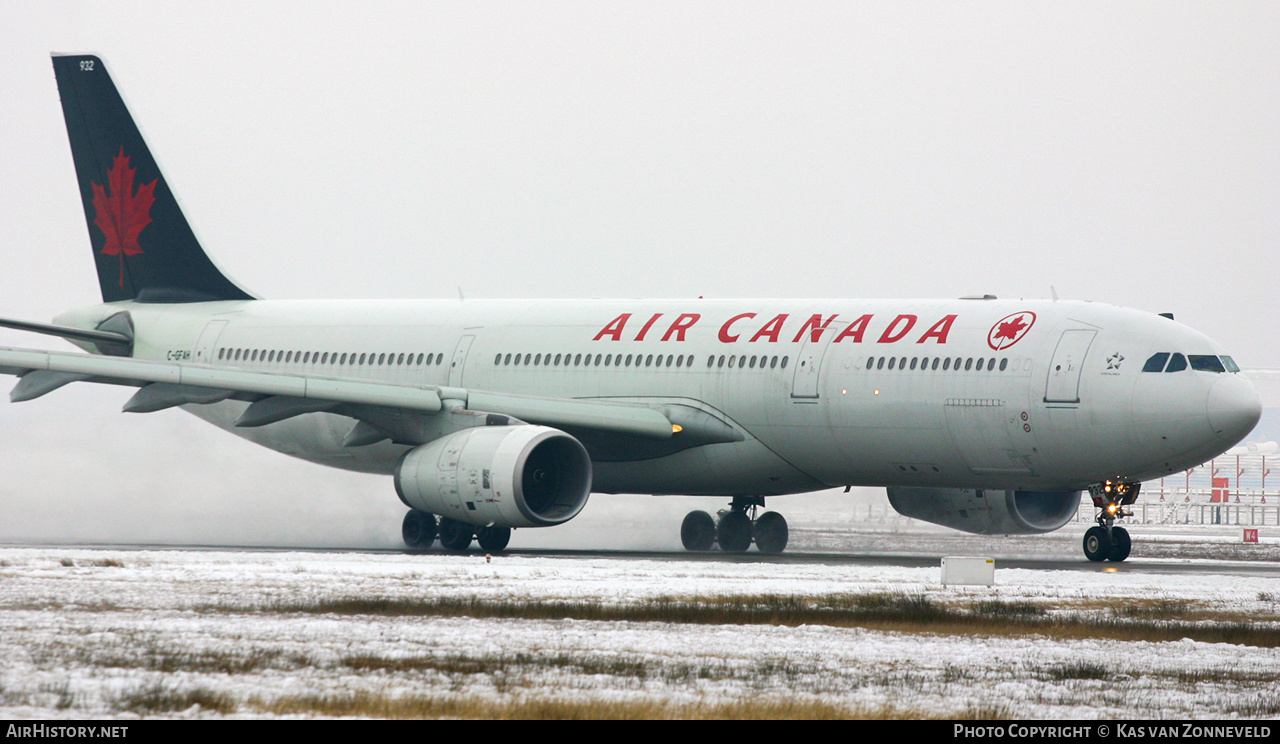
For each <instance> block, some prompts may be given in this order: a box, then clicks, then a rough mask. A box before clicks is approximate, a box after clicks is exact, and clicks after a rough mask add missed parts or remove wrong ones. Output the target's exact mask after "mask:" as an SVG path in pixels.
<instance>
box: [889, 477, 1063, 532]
mask: <svg viewBox="0 0 1280 744" xmlns="http://www.w3.org/2000/svg"><path fill="white" fill-rule="evenodd" d="M886 490H888V492H889V503H890V504H892V505H893V508H894V509H896V510H897V511H898V513H899V514H901V515H902V516H904V517H911V518H913V519H922V520H924V521H926V522H932V523H934V524H940V525H942V526H943V527H951V528H952V529H957V530H963V531H965V532H972V533H974V534H978V535H1027V534H1033V533H1039V532H1053V531H1054V530H1056V529H1058V528H1059V527H1062V526H1063V525H1065V524H1066V523H1067V522H1069V521H1071V518H1072V517H1074V516H1075V513H1076V510H1077V509H1078V508H1080V493H1081V492H1080V491H1005V490H999V491H996V490H984V489H973V488H889V489H886Z"/></svg>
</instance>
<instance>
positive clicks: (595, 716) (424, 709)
mask: <svg viewBox="0 0 1280 744" xmlns="http://www.w3.org/2000/svg"><path fill="white" fill-rule="evenodd" d="M250 705H251V706H252V707H255V708H257V709H258V710H260V711H262V712H265V713H271V714H274V715H294V716H296V715H303V716H325V717H358V718H427V719H435V718H462V719H484V720H494V719H509V720H674V719H680V720H851V719H899V720H900V719H922V718H923V719H929V718H944V717H946V718H950V717H954V716H940V715H938V714H936V713H931V712H928V711H922V710H916V709H901V708H896V707H894V706H892V705H886V706H881V707H875V708H873V707H859V706H845V705H838V704H835V703H827V702H821V701H814V700H796V699H786V698H752V699H750V700H744V701H734V702H727V703H675V702H669V701H661V700H653V699H640V700H612V699H610V700H605V699H600V698H592V697H583V698H574V699H562V698H557V697H508V698H496V699H495V698H483V697H474V696H468V697H454V696H433V695H401V696H392V695H385V694H380V693H365V692H360V693H344V694H330V695H287V696H281V697H277V698H273V699H270V700H253V701H251V702H250ZM960 717H962V718H1009V717H1011V716H1010V713H1009V712H1008V711H1007V710H1003V709H991V708H973V709H969V710H966V711H965V712H963V713H961V714H960Z"/></svg>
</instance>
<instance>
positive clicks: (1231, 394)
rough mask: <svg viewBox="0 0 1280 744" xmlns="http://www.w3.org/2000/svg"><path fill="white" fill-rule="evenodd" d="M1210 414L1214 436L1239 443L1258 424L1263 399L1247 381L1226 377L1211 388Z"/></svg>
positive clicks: (1239, 377) (1235, 377) (1241, 378)
mask: <svg viewBox="0 0 1280 744" xmlns="http://www.w3.org/2000/svg"><path fill="white" fill-rule="evenodd" d="M1208 413H1209V426H1211V427H1213V433H1214V434H1216V435H1218V436H1219V437H1222V438H1223V439H1226V440H1230V441H1231V444H1235V443H1236V442H1239V441H1240V440H1241V439H1244V438H1245V437H1246V436H1247V435H1248V434H1249V432H1251V431H1253V427H1255V426H1257V425H1258V419H1259V418H1261V417H1262V398H1260V397H1258V391H1257V390H1255V389H1254V388H1253V383H1251V382H1249V381H1248V380H1247V379H1245V378H1243V377H1241V376H1240V375H1231V374H1228V375H1223V376H1222V378H1221V379H1219V380H1217V381H1216V382H1214V383H1213V387H1211V388H1209V402H1208Z"/></svg>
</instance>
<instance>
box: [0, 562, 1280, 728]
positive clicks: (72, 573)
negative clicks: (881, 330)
mask: <svg viewBox="0 0 1280 744" xmlns="http://www.w3.org/2000/svg"><path fill="white" fill-rule="evenodd" d="M1151 560H1154V561H1157V562H1158V561H1160V560H1166V559H1151ZM997 565H998V564H997ZM764 594H779V595H788V596H790V595H796V596H805V597H810V596H823V595H831V594H893V595H900V596H905V597H926V598H928V599H929V600H930V601H931V602H934V603H936V604H940V605H952V606H970V605H973V604H974V603H976V602H978V601H981V600H987V599H1000V600H1004V601H1006V602H1010V603H1014V602H1024V601H1025V602H1033V603H1036V604H1038V605H1040V606H1043V607H1045V608H1046V609H1048V610H1049V611H1050V612H1051V613H1066V614H1071V613H1076V614H1081V613H1086V614H1087V613H1094V615H1093V616H1097V617H1109V616H1113V615H1108V613H1109V612H1111V611H1112V610H1113V608H1123V607H1125V606H1134V605H1140V604H1144V603H1145V604H1147V605H1150V604H1152V603H1157V604H1159V603H1163V605H1162V606H1167V607H1174V608H1182V609H1190V610H1192V611H1193V612H1192V614H1191V615H1187V617H1195V618H1199V617H1201V616H1204V615H1205V613H1207V614H1208V617H1210V618H1211V617H1212V616H1214V613H1220V612H1228V613H1231V614H1233V616H1247V617H1251V618H1253V620H1252V622H1254V623H1255V624H1259V625H1265V626H1269V627H1272V628H1273V629H1274V628H1277V627H1280V582H1278V581H1277V580H1276V579H1274V578H1258V577H1253V576H1247V575H1245V576H1241V575H1233V574H1232V573H1231V565H1230V564H1223V571H1222V572H1220V573H1207V574H1186V573H1166V572H1159V573H1145V572H1136V571H1118V572H1114V573H1107V572H1095V571H1037V570H1021V569H1012V568H998V569H997V572H996V584H995V586H993V587H943V586H942V585H941V584H940V571H939V569H938V568H936V567H930V568H903V567H895V566H862V565H858V566H852V565H848V564H841V563H834V562H833V564H832V565H824V564H819V563H801V562H796V563H787V562H768V561H765V562H749V561H708V560H682V559H680V558H679V557H678V556H676V557H675V558H673V559H652V560H649V559H629V558H620V557H598V558H593V557H556V556H537V555H524V554H522V555H501V556H494V557H493V559H492V561H491V562H489V561H487V560H486V558H485V557H484V556H482V555H477V554H472V555H463V556H454V555H444V554H434V553H433V554H424V555H401V554H390V553H386V554H368V553H343V552H333V553H315V552H232V551H213V550H210V551H187V550H153V551H138V550H110V549H100V550H99V549H83V548H72V547H30V548H28V547H11V548H2V549H0V717H4V718H25V717H38V718H76V717H115V716H123V717H130V716H136V715H139V714H143V715H175V716H197V715H198V716H217V715H233V716H259V715H270V714H271V713H270V712H269V711H270V710H271V709H272V702H273V701H280V700H284V699H292V698H297V697H299V696H303V697H305V696H313V697H314V696H321V697H323V696H325V695H330V696H353V695H356V696H359V695H364V696H367V697H368V698H370V699H403V698H405V697H410V696H430V697H443V698H448V697H460V698H475V699H482V700H499V701H501V700H511V699H525V700H528V699H536V698H539V697H545V698H552V697H553V698H557V699H599V700H616V701H621V702H624V703H625V702H626V701H638V700H658V701H661V702H665V703H670V704H673V705H681V704H696V703H705V704H717V703H726V702H738V701H744V700H752V699H762V700H785V699H792V700H805V701H818V702H823V703H829V704H833V705H837V706H843V707H846V708H848V709H850V710H859V711H878V710H882V709H884V708H886V707H892V708H893V709H894V710H895V711H898V712H899V713H905V714H907V715H926V714H927V715H941V716H972V715H1004V716H1012V717H1016V718H1103V717H1105V718H1129V719H1149V718H1228V717H1257V716H1263V717H1266V716H1277V715H1280V649H1277V648H1275V647H1258V646H1246V645H1232V644H1225V643H1205V642H1199V641H1193V640H1188V639H1181V640H1174V641H1163V642H1153V641H1136V642H1117V641H1104V640H1100V639H1097V638H1089V637H1085V638H1076V639H1063V638H1053V637H1049V636H1048V635H1039V634H1034V635H1021V636H1003V635H1001V636H986V635H975V634H968V633H945V632H933V633H920V632H886V631H874V630H868V629H864V628H839V627H831V626H827V625H819V624H810V625H802V626H800V627H785V626H776V625H767V624H759V625H726V624H694V623H687V622H658V621H639V620H618V621H596V620H546V619H529V618H516V619H476V618H468V617H447V616H442V615H433V614H426V615H422V614H418V615H409V616H395V615H391V614H380V613H376V612H372V613H367V614H366V613H360V612H356V613H354V614H353V613H352V612H350V611H344V612H314V611H295V610H296V609H297V608H299V607H303V608H305V607H308V606H314V605H316V604H318V603H322V602H328V601H334V600H357V601H359V600H368V599H376V598H387V599H401V600H411V599H415V598H419V599H420V598H459V599H470V598H479V599H487V600H494V601H497V600H512V601H522V600H540V601H559V600H578V601H583V602H587V603H592V604H601V605H611V606H640V605H643V604H645V603H646V602H650V601H652V600H654V599H656V598H659V597H671V598H677V599H678V598H691V597H700V598H709V597H716V596H751V595H764ZM1206 621H1209V620H1206ZM157 701H159V702H157Z"/></svg>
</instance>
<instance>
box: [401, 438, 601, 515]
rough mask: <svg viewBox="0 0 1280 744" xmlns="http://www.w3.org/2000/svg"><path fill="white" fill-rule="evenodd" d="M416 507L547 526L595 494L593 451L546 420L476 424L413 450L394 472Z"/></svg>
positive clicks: (406, 499) (407, 500)
mask: <svg viewBox="0 0 1280 744" xmlns="http://www.w3.org/2000/svg"><path fill="white" fill-rule="evenodd" d="M395 483H396V493H398V494H400V500H401V501H403V502H404V503H405V505H407V506H409V507H410V508H412V509H419V510H421V511H426V512H431V513H432V514H437V515H439V516H442V517H448V518H450V519H456V520H458V521H459V522H467V523H470V524H475V525H482V526H483V525H496V526H498V527H548V526H551V525H555V524H562V523H564V522H567V521H569V520H570V519H573V518H574V517H575V516H577V515H578V512H580V511H582V507H584V506H586V504H587V497H588V496H589V495H591V458H590V457H588V456H587V450H586V448H584V447H583V446H582V444H581V443H579V442H578V440H576V439H574V438H573V437H571V436H569V435H568V434H565V433H564V432H562V431H558V430H556V429H550V428H547V427H545V426H529V425H522V426H478V427H475V428H472V429H465V430H463V431H459V432H456V433H454V434H450V435H449V436H446V437H441V438H439V439H437V440H435V441H432V442H428V443H426V444H424V445H421V446H419V447H416V448H414V449H412V450H409V452H407V453H406V454H405V456H404V457H403V458H402V459H401V460H400V464H399V465H398V466H397V467H396V474H395Z"/></svg>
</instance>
